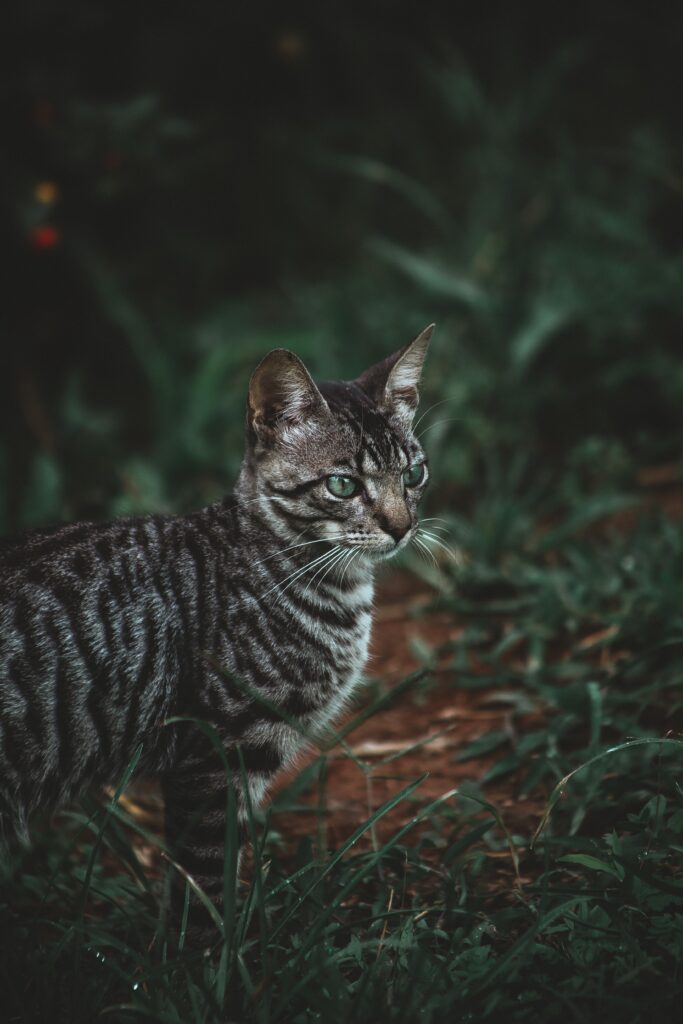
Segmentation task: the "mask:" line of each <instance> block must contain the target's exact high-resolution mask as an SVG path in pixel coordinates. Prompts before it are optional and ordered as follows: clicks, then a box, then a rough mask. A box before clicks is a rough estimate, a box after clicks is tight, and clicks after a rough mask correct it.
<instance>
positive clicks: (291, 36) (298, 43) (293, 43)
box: [275, 29, 307, 64]
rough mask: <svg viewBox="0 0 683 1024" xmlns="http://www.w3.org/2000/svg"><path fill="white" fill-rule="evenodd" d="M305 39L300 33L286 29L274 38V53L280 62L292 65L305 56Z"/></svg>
mask: <svg viewBox="0 0 683 1024" xmlns="http://www.w3.org/2000/svg"><path fill="white" fill-rule="evenodd" d="M306 50H307V45H306V39H305V38H304V36H302V35H301V33H300V32H295V31H293V30H291V29H288V30H287V31H285V32H280V34H279V35H278V36H276V37H275V51H276V53H277V55H278V57H279V58H280V60H283V61H285V62H286V63H287V64H294V63H295V62H296V61H298V60H301V58H302V57H304V56H305V55H306Z"/></svg>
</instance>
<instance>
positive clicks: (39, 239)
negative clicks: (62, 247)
mask: <svg viewBox="0 0 683 1024" xmlns="http://www.w3.org/2000/svg"><path fill="white" fill-rule="evenodd" d="M61 237H62V235H61V232H60V231H59V228H56V227H55V226H54V224H41V225H40V227H37V228H33V230H32V231H31V245H32V246H33V248H34V249H54V248H55V246H57V245H59V243H60V241H61Z"/></svg>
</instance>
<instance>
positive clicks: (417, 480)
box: [403, 462, 425, 487]
mask: <svg viewBox="0 0 683 1024" xmlns="http://www.w3.org/2000/svg"><path fill="white" fill-rule="evenodd" d="M424 475H425V467H424V462H416V463H415V464H414V465H412V466H408V468H407V469H405V470H404V471H403V483H404V484H405V485H406V487H417V486H418V485H419V484H421V483H422V481H423V480H424Z"/></svg>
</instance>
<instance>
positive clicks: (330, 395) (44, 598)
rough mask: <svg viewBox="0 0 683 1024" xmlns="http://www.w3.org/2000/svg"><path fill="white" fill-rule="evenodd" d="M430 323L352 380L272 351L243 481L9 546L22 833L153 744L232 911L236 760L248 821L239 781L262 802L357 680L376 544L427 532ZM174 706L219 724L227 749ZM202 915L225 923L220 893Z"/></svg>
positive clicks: (8, 678) (8, 738)
mask: <svg viewBox="0 0 683 1024" xmlns="http://www.w3.org/2000/svg"><path fill="white" fill-rule="evenodd" d="M431 333H432V327H427V328H426V329H425V330H424V331H423V332H422V333H421V334H420V335H419V336H418V337H417V338H416V339H415V340H414V341H413V342H412V343H410V344H409V345H407V346H406V347H405V348H403V349H401V350H400V351H398V352H396V353H394V354H393V355H391V356H389V357H388V358H387V359H385V360H384V361H383V362H381V363H378V364H377V365H375V366H373V367H371V368H370V369H369V370H367V371H366V372H365V373H363V374H362V375H361V376H360V377H359V378H358V379H357V380H354V381H350V382H346V381H336V382H331V383H322V384H320V385H316V384H315V383H314V382H313V380H312V379H311V377H310V375H309V373H308V371H307V370H306V368H305V366H304V364H303V363H302V362H301V360H300V359H299V358H298V357H297V356H295V355H294V354H293V353H291V352H287V351H285V350H284V349H277V350H275V351H273V352H271V353H270V354H269V355H267V356H266V357H265V359H264V360H263V361H262V362H261V363H260V365H259V366H258V367H257V369H256V370H255V371H254V374H253V376H252V378H251V382H250V386H249V396H248V409H247V422H246V454H245V457H244V461H243V464H242V468H241V471H240V475H239V479H238V481H237V486H236V488H235V493H234V496H233V497H230V498H227V499H225V500H224V501H221V502H218V503H217V504H214V505H211V506H209V507H208V508H205V509H203V510H202V511H200V512H195V513H192V514H190V515H184V516H171V515H152V516H145V517H142V518H132V519H121V520H116V521H114V522H108V523H103V524H93V523H76V524H73V525H69V526H63V527H60V528H58V529H56V530H53V531H37V532H34V533H31V534H28V535H26V536H24V537H23V538H21V539H19V540H18V541H14V542H12V543H6V544H5V545H4V546H2V547H0V830H1V831H2V833H3V834H8V833H10V832H14V831H18V832H19V833H23V834H26V830H27V823H28V820H29V818H30V815H31V814H32V813H33V812H34V811H36V810H37V809H39V808H43V807H50V806H54V805H56V804H59V803H63V802H64V801H67V800H69V799H71V798H72V797H74V796H75V795H76V794H77V793H78V792H79V791H81V790H83V789H84V788H85V787H86V786H89V785H91V784H93V783H103V782H111V781H115V780H117V779H119V778H120V777H121V776H122V775H123V774H124V772H125V770H126V767H127V765H128V764H129V763H130V761H131V759H132V758H133V755H134V754H135V752H136V751H137V750H138V748H139V747H140V746H141V747H142V755H141V758H140V761H139V763H138V770H139V771H144V772H146V773H149V772H152V773H158V774H159V775H160V776H161V781H162V789H163V794H164V799H165V805H166V832H167V839H168V842H169V844H170V846H171V848H172V849H173V850H174V851H175V855H176V857H177V859H178V862H179V863H180V864H181V865H182V867H183V868H184V869H185V870H186V871H187V872H189V873H190V874H191V875H192V876H193V877H194V879H195V880H196V882H197V883H198V884H199V885H200V886H201V887H202V888H203V889H204V891H205V892H206V894H207V895H208V897H209V898H210V899H211V900H212V901H213V902H214V903H215V904H216V906H217V907H218V909H219V910H220V906H221V900H222V892H223V858H224V835H225V813H226V792H227V788H226V787H227V785H228V781H227V779H226V771H225V764H224V762H225V758H227V764H228V766H229V773H228V774H230V773H231V774H232V782H233V784H234V786H235V791H236V793H237V799H238V809H239V815H240V820H242V821H243V820H244V818H245V814H246V799H245V794H244V793H243V787H242V782H241V779H243V778H245V777H246V778H247V779H248V787H249V794H248V795H249V796H250V798H251V801H252V803H253V804H256V803H258V802H259V801H260V800H261V798H262V797H263V794H264V792H265V790H266V787H267V785H268V783H269V782H270V781H271V780H272V778H273V776H274V775H275V773H276V772H277V771H278V770H279V769H280V768H281V767H282V766H283V765H284V764H286V763H287V762H288V761H290V760H291V759H292V757H293V755H294V753H295V752H296V750H297V748H298V747H299V746H300V744H301V733H300V732H299V731H298V730H297V729H296V728H294V727H293V724H292V723H293V722H298V723H299V725H300V726H301V727H302V728H303V730H304V731H305V732H306V733H308V732H310V731H311V730H315V729H318V728H320V726H322V725H323V724H324V723H325V722H327V721H328V720H329V719H330V718H331V717H332V716H334V715H336V714H338V712H339V711H340V709H342V708H343V706H344V704H345V702H346V701H347V700H348V698H349V696H350V695H351V693H352V692H353V689H354V687H355V686H356V684H357V682H358V679H359V675H360V672H361V670H362V667H363V664H364V662H365V659H366V655H367V650H368V640H369V635H370V620H371V605H372V596H373V567H374V564H375V562H376V561H377V560H378V559H381V558H384V557H386V556H388V555H391V554H393V553H394V552H395V551H397V550H399V549H400V548H403V547H404V546H405V545H406V544H408V543H409V541H410V540H411V539H412V538H413V537H414V536H415V534H416V530H417V506H418V503H419V500H420V497H421V495H422V493H423V491H424V489H425V486H426V484H427V478H428V471H427V461H426V458H425V455H424V452H423V451H422V448H421V447H420V445H419V443H418V441H417V439H416V438H415V436H414V434H413V432H412V429H411V425H412V421H413V417H414V413H415V410H416V407H417V403H418V385H419V381H420V374H421V370H422V364H423V360H424V357H425V353H426V349H427V344H428V342H429V338H430V336H431ZM231 680H232V681H231ZM259 697H264V698H266V699H265V700H260V699H259ZM172 716H189V717H194V718H198V719H202V720H204V721H207V722H209V723H211V724H212V726H213V727H214V728H215V730H216V732H217V734H218V735H219V737H220V740H221V743H222V744H223V748H224V754H223V756H221V755H220V753H219V752H218V751H217V750H216V749H215V748H214V747H213V746H212V744H211V743H210V742H209V740H208V738H207V736H206V734H205V733H204V732H203V731H202V730H201V729H200V728H198V727H196V726H195V727H193V726H192V725H190V724H187V723H184V724H175V725H168V724H167V719H169V718H170V717H172ZM286 720H288V722H287V721H286ZM240 752H241V754H240ZM240 756H241V759H242V762H241V764H242V767H241V764H240ZM181 882H182V879H181ZM177 889H178V891H177V892H176V894H175V897H174V901H173V904H174V907H175V913H176V914H177V913H178V908H179V905H180V903H181V902H182V900H181V897H182V891H183V886H181V885H178V886H177ZM192 928H193V929H194V933H193V934H194V937H195V940H196V941H204V939H206V934H207V933H206V930H205V929H206V921H203V920H202V909H201V904H198V905H197V906H196V907H193V909H192Z"/></svg>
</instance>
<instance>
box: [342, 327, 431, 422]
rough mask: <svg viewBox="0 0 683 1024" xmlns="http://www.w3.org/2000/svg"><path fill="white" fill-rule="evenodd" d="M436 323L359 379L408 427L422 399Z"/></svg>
mask: <svg viewBox="0 0 683 1024" xmlns="http://www.w3.org/2000/svg"><path fill="white" fill-rule="evenodd" d="M434 326H435V325H434V324H430V325H429V327H425V329H424V330H423V331H422V332H421V333H420V334H418V336H417V338H415V340H414V341H411V342H410V344H409V345H406V346H404V348H401V349H399V350H398V352H394V353H393V354H392V355H390V356H387V358H386V359H383V360H382V362H381V363H375V365H374V366H371V367H370V369H368V370H366V371H365V373H362V374H361V375H360V377H358V379H357V380H356V384H358V385H359V387H361V388H362V389H363V391H365V393H366V394H367V395H369V397H370V398H372V400H373V401H374V402H375V404H376V405H378V406H379V408H380V409H381V410H382V412H383V413H384V414H385V415H386V416H388V417H389V418H390V419H397V420H399V421H400V422H401V423H403V424H405V425H406V426H409V425H410V423H412V420H413V417H414V416H415V410H416V409H417V406H418V402H419V401H420V392H419V386H420V379H421V377H422V364H423V363H424V361H425V356H426V355H427V348H428V346H429V339H430V338H431V336H432V332H433V331H434Z"/></svg>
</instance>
